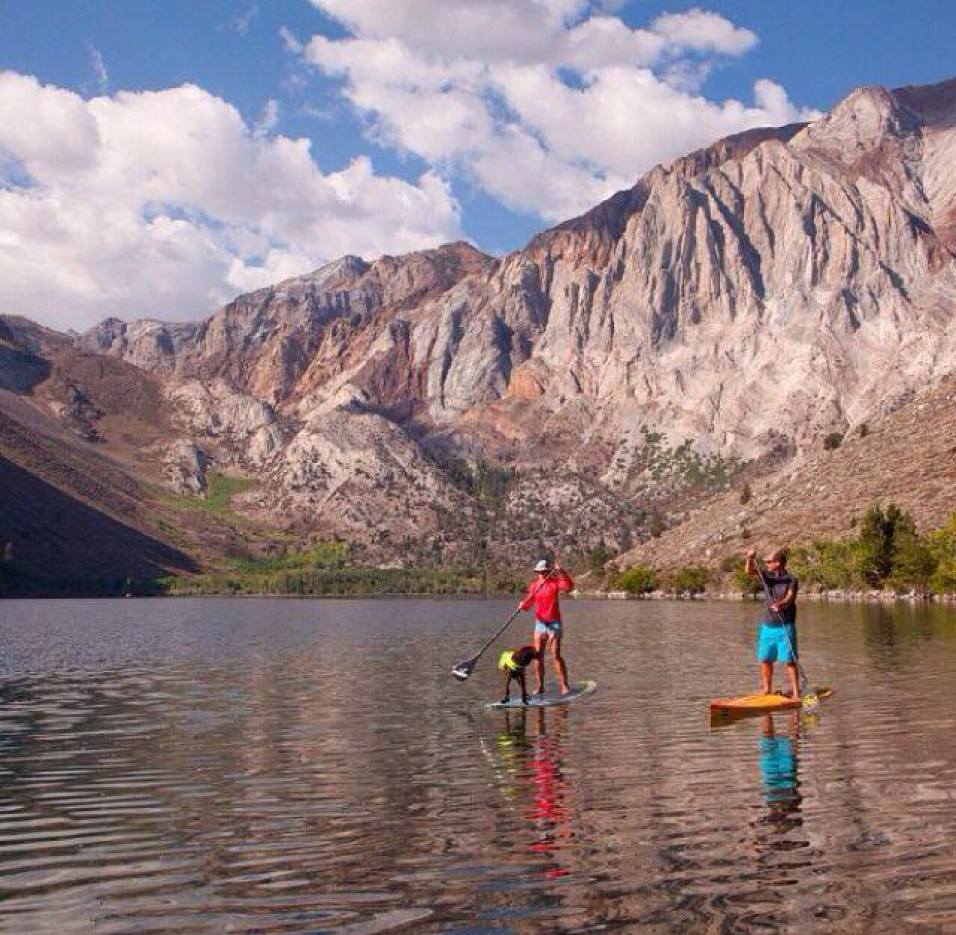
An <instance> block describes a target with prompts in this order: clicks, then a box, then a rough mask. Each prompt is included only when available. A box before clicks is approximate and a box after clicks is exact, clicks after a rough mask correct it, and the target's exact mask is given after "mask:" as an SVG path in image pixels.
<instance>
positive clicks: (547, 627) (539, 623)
mask: <svg viewBox="0 0 956 935" xmlns="http://www.w3.org/2000/svg"><path fill="white" fill-rule="evenodd" d="M534 635H535V636H547V637H549V638H550V637H552V636H560V635H561V621H560V620H552V621H551V623H545V622H544V621H543V620H535V622H534Z"/></svg>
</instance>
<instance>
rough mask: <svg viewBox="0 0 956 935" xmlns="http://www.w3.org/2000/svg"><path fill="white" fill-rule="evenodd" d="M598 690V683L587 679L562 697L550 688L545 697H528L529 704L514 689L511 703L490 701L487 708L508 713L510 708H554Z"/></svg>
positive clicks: (576, 684)
mask: <svg viewBox="0 0 956 935" xmlns="http://www.w3.org/2000/svg"><path fill="white" fill-rule="evenodd" d="M596 689H597V682H595V681H592V680H591V679H585V680H584V681H583V682H575V683H574V684H573V685H572V686H571V691H570V692H568V694H566V695H562V694H561V693H560V692H559V691H558V690H557V688H549V689H548V690H547V691H546V692H545V693H544V694H543V695H531V694H529V695H528V703H527V704H522V703H521V695H520V693H519V694H515V692H514V688H513V687H512V695H511V701H509V702H508V703H507V704H504V703H502V702H500V701H490V702H488V704H486V705H485V707H486V708H487V709H488V710H489V711H501V710H504V711H507V710H508V709H509V708H553V707H554V706H555V705H562V704H573V703H574V702H575V701H580V700H581V699H582V698H586V697H587V696H588V695H593V694H594V692H595V691H596Z"/></svg>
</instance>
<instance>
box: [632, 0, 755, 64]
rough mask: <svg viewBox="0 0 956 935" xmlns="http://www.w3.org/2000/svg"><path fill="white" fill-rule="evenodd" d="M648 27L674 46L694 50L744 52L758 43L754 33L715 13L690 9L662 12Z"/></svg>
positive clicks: (732, 53)
mask: <svg viewBox="0 0 956 935" xmlns="http://www.w3.org/2000/svg"><path fill="white" fill-rule="evenodd" d="M651 28H652V29H653V31H654V32H655V33H658V34H659V35H661V36H663V37H664V38H665V39H666V40H667V42H668V44H669V45H671V46H673V47H674V48H682V49H692V50H694V51H696V52H722V53H723V54H724V55H743V54H744V53H745V52H749V51H750V49H752V48H753V47H754V46H755V45H756V44H757V35H756V33H753V32H751V31H750V30H749V29H741V28H740V27H738V26H734V24H733V23H731V22H730V20H728V19H725V18H724V17H723V16H720V15H718V14H717V13H710V12H708V11H706V10H699V9H693V10H688V11H687V12H686V13H664V14H663V15H662V16H658V17H657V19H655V20H654V22H653V24H652V26H651Z"/></svg>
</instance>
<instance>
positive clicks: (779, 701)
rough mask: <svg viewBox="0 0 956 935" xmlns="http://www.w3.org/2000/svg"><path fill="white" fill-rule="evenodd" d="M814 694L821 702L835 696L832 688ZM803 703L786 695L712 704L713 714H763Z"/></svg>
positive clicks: (797, 706)
mask: <svg viewBox="0 0 956 935" xmlns="http://www.w3.org/2000/svg"><path fill="white" fill-rule="evenodd" d="M814 694H815V695H816V696H817V698H819V699H820V700H821V701H822V700H823V699H824V698H829V697H830V695H832V694H833V689H832V688H818V689H816V691H815V692H814ZM802 705H803V701H802V700H801V701H794V700H793V699H792V698H789V697H787V696H785V695H780V694H773V695H741V696H740V697H739V698H715V699H714V700H713V701H712V702H711V703H710V711H711V714H716V713H720V714H761V713H763V712H766V711H785V710H786V709H788V708H799V707H802Z"/></svg>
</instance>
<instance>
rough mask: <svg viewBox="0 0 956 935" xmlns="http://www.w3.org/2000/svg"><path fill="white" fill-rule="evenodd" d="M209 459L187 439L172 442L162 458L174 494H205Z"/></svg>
mask: <svg viewBox="0 0 956 935" xmlns="http://www.w3.org/2000/svg"><path fill="white" fill-rule="evenodd" d="M208 463H209V458H208V456H207V455H206V453H205V452H204V451H202V450H201V449H200V448H198V447H196V445H195V444H194V443H193V442H191V441H188V440H187V439H184V438H180V439H177V440H176V441H175V442H173V444H172V445H170V446H169V448H168V449H167V450H166V453H165V455H164V457H163V466H164V468H165V472H166V478H167V479H168V481H169V483H170V486H171V487H172V488H173V490H175V491H176V493H179V494H193V495H197V496H198V495H200V494H204V493H205V492H206V466H207V464H208Z"/></svg>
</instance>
